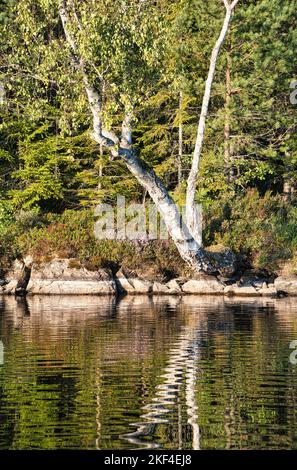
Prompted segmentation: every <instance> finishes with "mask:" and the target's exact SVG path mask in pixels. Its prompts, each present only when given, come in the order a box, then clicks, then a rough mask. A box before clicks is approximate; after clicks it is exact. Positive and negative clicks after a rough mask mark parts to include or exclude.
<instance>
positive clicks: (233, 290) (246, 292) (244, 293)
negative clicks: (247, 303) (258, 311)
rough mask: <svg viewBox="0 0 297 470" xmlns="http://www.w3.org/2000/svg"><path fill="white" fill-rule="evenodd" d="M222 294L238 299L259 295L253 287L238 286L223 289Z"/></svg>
mask: <svg viewBox="0 0 297 470" xmlns="http://www.w3.org/2000/svg"><path fill="white" fill-rule="evenodd" d="M224 293H225V294H226V295H229V296H232V295H236V296H239V297H257V296H260V295H261V294H260V292H259V290H257V289H256V288H255V287H254V286H244V285H240V284H239V285H238V284H233V285H232V286H227V287H225V289H224Z"/></svg>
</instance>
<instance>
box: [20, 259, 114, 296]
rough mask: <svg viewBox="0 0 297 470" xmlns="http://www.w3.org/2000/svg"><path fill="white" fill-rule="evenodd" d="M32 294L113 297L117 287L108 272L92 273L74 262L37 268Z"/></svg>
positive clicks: (30, 287) (57, 261)
mask: <svg viewBox="0 0 297 470" xmlns="http://www.w3.org/2000/svg"><path fill="white" fill-rule="evenodd" d="M27 292H28V294H71V295H112V294H116V284H115V281H114V279H113V276H112V273H111V272H110V271H109V270H106V269H99V270H96V271H89V270H88V269H86V268H85V267H84V266H82V265H81V264H80V263H79V261H78V260H74V259H54V260H52V261H50V262H48V263H40V264H36V265H34V264H33V268H32V272H31V278H30V281H29V284H28V286H27Z"/></svg>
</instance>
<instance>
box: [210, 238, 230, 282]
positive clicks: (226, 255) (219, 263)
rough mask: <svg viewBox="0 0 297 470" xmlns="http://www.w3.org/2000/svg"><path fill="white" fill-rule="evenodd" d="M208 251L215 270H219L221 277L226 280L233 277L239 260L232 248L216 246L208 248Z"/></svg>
mask: <svg viewBox="0 0 297 470" xmlns="http://www.w3.org/2000/svg"><path fill="white" fill-rule="evenodd" d="M206 251H207V253H208V255H209V257H210V260H211V263H212V265H213V267H214V269H215V270H217V271H218V272H219V273H220V275H221V276H224V277H226V278H228V277H232V276H233V274H234V273H235V271H236V267H237V259H236V256H235V254H234V253H233V251H232V250H231V249H230V248H226V247H223V246H220V245H216V246H212V247H208V248H207V250H206Z"/></svg>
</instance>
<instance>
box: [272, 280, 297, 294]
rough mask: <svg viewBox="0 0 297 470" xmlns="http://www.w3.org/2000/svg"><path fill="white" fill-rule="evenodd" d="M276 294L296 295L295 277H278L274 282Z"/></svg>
mask: <svg viewBox="0 0 297 470" xmlns="http://www.w3.org/2000/svg"><path fill="white" fill-rule="evenodd" d="M274 285H275V288H276V290H277V292H284V293H285V294H287V295H297V276H280V277H277V278H276V279H275V281H274Z"/></svg>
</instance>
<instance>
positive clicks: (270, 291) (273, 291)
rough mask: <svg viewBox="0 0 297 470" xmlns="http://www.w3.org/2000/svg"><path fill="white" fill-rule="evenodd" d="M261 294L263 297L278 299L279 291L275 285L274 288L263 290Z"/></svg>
mask: <svg viewBox="0 0 297 470" xmlns="http://www.w3.org/2000/svg"><path fill="white" fill-rule="evenodd" d="M259 292H260V294H261V295H262V296H263V297H273V298H276V297H277V290H276V288H275V286H274V285H273V286H272V287H266V288H262V289H260V291H259Z"/></svg>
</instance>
